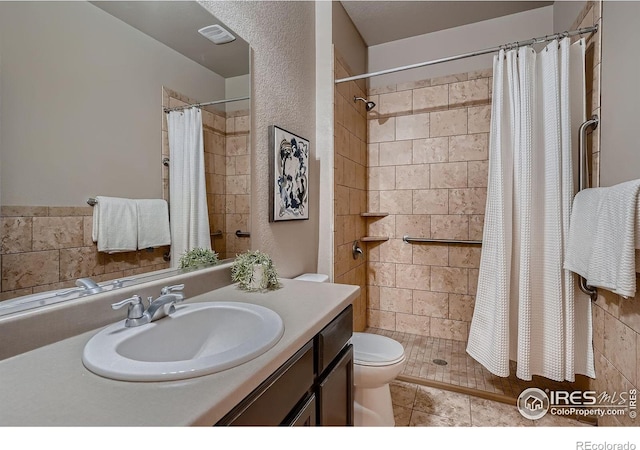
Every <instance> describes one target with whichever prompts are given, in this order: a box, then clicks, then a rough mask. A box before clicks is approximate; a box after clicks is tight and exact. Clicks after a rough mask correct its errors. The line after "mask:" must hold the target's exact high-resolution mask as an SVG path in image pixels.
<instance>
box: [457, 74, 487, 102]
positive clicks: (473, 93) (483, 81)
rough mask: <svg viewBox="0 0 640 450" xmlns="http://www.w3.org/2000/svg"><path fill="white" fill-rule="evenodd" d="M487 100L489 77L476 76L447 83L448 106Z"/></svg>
mask: <svg viewBox="0 0 640 450" xmlns="http://www.w3.org/2000/svg"><path fill="white" fill-rule="evenodd" d="M488 101H489V79H488V78H477V79H474V80H469V81H462V82H459V83H451V84H450V85H449V107H451V108H453V107H459V106H469V105H478V104H483V103H487V102H488Z"/></svg>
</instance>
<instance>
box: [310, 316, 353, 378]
mask: <svg viewBox="0 0 640 450" xmlns="http://www.w3.org/2000/svg"><path fill="white" fill-rule="evenodd" d="M352 334H353V306H351V305H349V306H347V307H346V308H345V309H344V310H343V311H342V312H341V313H340V314H339V315H338V316H337V317H336V318H335V319H333V321H331V323H330V324H329V325H327V326H326V327H324V328H323V329H322V331H320V333H318V334H317V335H316V337H315V345H316V374H317V375H318V376H320V375H321V374H322V373H323V372H324V371H325V370H326V369H327V367H328V366H329V365H330V364H331V362H332V361H333V360H334V359H335V357H336V356H338V354H339V353H340V351H341V350H342V348H343V347H344V346H345V345H346V344H347V342H348V341H349V339H351V335H352Z"/></svg>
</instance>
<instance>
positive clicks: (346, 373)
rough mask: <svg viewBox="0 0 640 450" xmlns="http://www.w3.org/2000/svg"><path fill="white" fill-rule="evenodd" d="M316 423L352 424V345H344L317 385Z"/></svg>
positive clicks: (328, 424)
mask: <svg viewBox="0 0 640 450" xmlns="http://www.w3.org/2000/svg"><path fill="white" fill-rule="evenodd" d="M318 424H319V425H322V426H352V425H353V346H352V345H351V344H349V345H348V346H347V347H345V349H344V351H343V352H342V353H341V356H339V357H338V358H336V364H335V365H334V366H333V368H332V369H331V370H330V371H329V372H328V373H327V375H326V376H325V377H324V378H323V379H322V380H320V383H319V385H318Z"/></svg>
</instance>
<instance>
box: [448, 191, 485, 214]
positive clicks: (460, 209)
mask: <svg viewBox="0 0 640 450" xmlns="http://www.w3.org/2000/svg"><path fill="white" fill-rule="evenodd" d="M486 203H487V188H468V189H450V190H449V214H484V210H485V205H486Z"/></svg>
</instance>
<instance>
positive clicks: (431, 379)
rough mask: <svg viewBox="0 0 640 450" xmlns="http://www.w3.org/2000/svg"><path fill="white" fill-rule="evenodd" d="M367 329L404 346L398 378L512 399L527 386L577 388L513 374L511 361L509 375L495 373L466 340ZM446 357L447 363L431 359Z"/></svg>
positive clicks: (507, 399) (501, 398)
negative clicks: (473, 355)
mask: <svg viewBox="0 0 640 450" xmlns="http://www.w3.org/2000/svg"><path fill="white" fill-rule="evenodd" d="M366 331H367V332H368V333H375V334H379V335H382V336H387V337H390V338H392V339H395V340H396V341H398V342H400V343H401V344H402V345H403V346H404V349H405V355H406V356H407V363H406V365H405V367H404V369H403V371H402V373H401V374H400V375H399V376H398V380H401V381H410V382H413V383H418V384H423V385H427V386H433V387H438V388H442V389H448V390H451V391H457V392H462V393H465V394H471V395H475V396H477V397H483V398H488V399H491V400H497V401H502V402H505V403H515V401H516V399H517V398H518V396H519V395H520V393H521V392H522V391H523V390H525V389H526V388H529V387H537V388H539V389H543V390H544V389H549V390H568V391H572V390H575V389H577V387H576V385H575V384H574V383H569V382H562V383H560V382H556V381H553V380H549V379H547V378H543V377H537V376H534V377H533V380H532V381H524V380H521V379H519V378H517V377H516V375H515V372H516V363H515V362H513V361H512V362H511V370H510V372H511V373H510V375H509V377H507V378H502V377H497V376H495V375H493V374H492V373H491V372H489V371H488V370H487V369H485V368H484V367H483V366H482V365H480V364H479V363H478V362H477V361H476V360H474V359H473V358H471V356H469V355H468V354H467V352H466V346H467V343H466V342H461V341H454V340H451V339H441V338H434V337H427V336H420V335H415V334H409V333H402V332H399V331H389V330H382V329H379V328H367V330H366ZM434 360H441V361H439V362H442V361H446V362H447V364H446V365H439V364H437V363H434V362H433V361H434Z"/></svg>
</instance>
